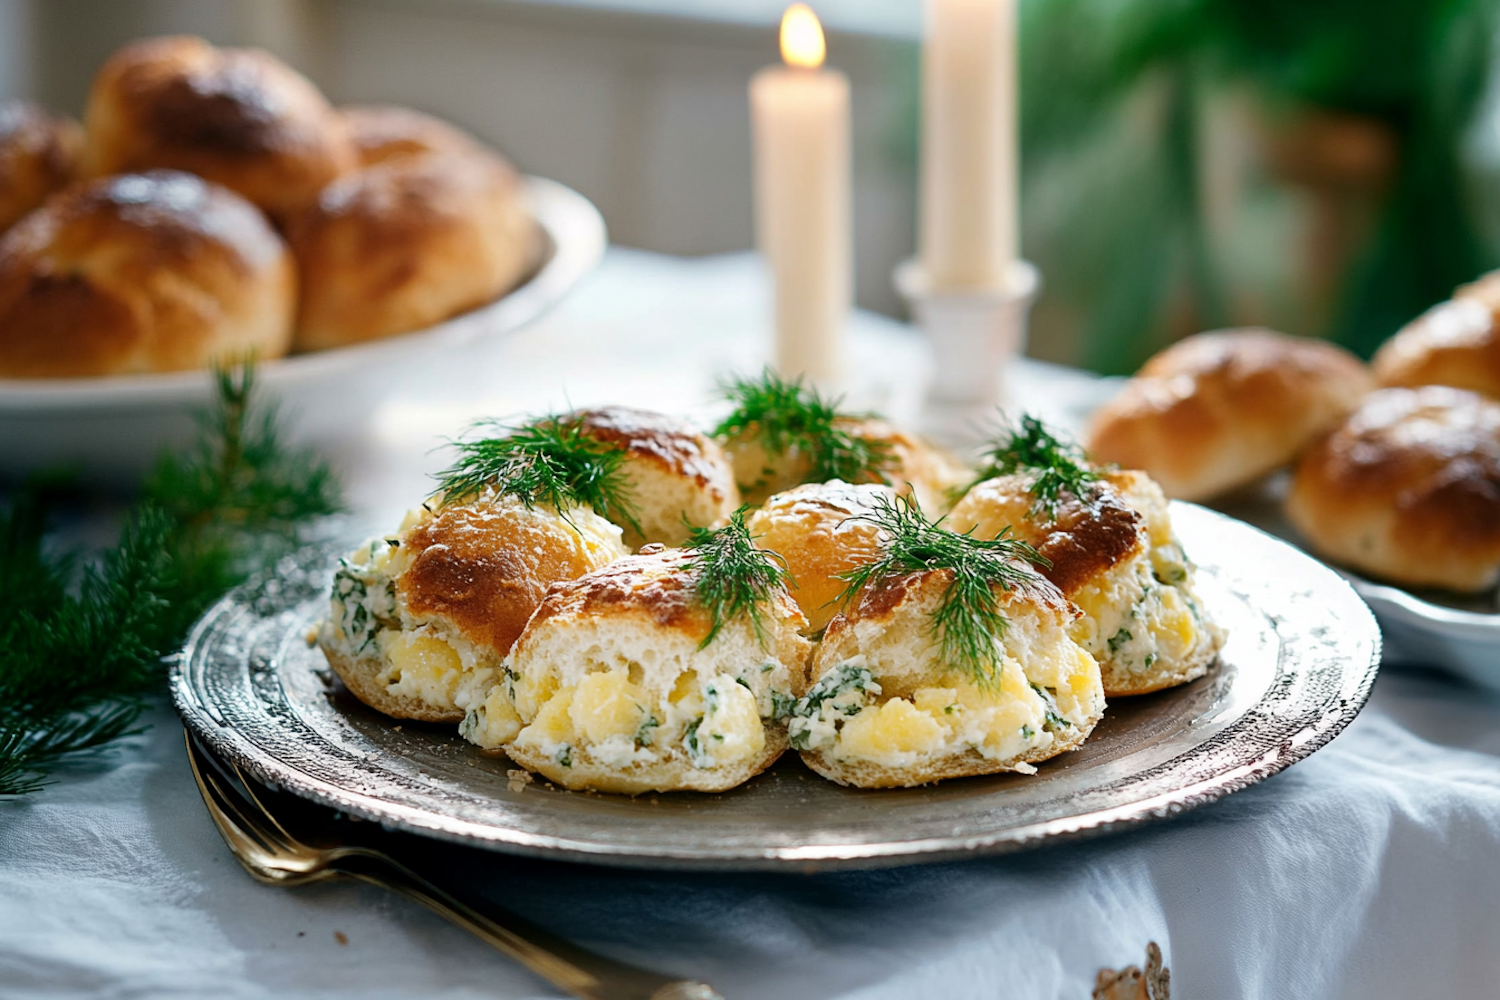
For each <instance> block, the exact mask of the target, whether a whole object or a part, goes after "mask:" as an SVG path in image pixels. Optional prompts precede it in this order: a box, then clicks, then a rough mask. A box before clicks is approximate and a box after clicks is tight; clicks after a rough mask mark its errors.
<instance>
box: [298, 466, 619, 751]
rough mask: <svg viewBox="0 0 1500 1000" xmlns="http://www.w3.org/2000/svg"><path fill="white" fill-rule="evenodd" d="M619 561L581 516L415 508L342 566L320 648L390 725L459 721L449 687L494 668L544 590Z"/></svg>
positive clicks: (600, 526) (609, 540)
mask: <svg viewBox="0 0 1500 1000" xmlns="http://www.w3.org/2000/svg"><path fill="white" fill-rule="evenodd" d="M624 554H625V548H624V546H623V545H621V543H620V529H619V528H617V527H615V526H614V525H612V524H610V523H609V522H608V521H606V520H604V519H603V518H602V517H600V516H598V515H597V514H595V513H594V512H593V511H591V510H588V509H587V508H574V509H571V510H569V511H568V516H567V517H566V518H564V517H562V516H561V515H560V514H558V513H557V512H556V511H555V510H552V509H551V508H549V507H546V506H544V505H536V506H534V507H533V508H530V509H528V508H527V507H526V506H525V505H524V504H523V503H522V502H521V501H520V500H518V499H516V498H515V497H513V496H498V497H497V496H495V495H493V494H486V495H484V496H481V497H477V498H475V499H473V500H470V501H468V502H465V503H460V504H452V505H449V506H444V507H439V506H436V505H435V504H431V503H429V504H425V505H423V507H422V508H421V509H420V510H418V511H414V512H413V513H412V514H410V515H408V517H407V519H406V522H405V523H404V524H403V525H402V526H401V530H400V531H399V532H397V533H396V534H395V535H392V536H390V537H386V538H376V539H373V540H371V541H370V542H368V543H366V544H365V545H363V546H361V547H360V548H358V549H356V550H355V551H354V553H353V554H351V555H350V556H349V557H348V558H347V559H345V560H343V561H342V562H341V565H340V568H339V571H338V573H337V574H336V575H335V577H334V582H333V596H332V599H331V604H330V608H329V614H328V618H327V619H326V620H325V621H324V622H323V624H322V625H321V626H320V628H319V632H318V644H319V645H320V646H321V647H322V649H323V653H324V655H325V656H326V657H327V658H328V663H329V665H330V666H332V667H333V669H334V671H335V672H336V673H337V674H338V675H339V677H340V678H342V679H343V681H344V684H345V686H347V687H348V688H349V690H350V691H351V692H352V693H353V694H354V696H355V697H357V698H358V699H359V700H360V701H363V702H364V703H365V704H366V705H369V706H370V707H371V708H373V709H376V710H377V711H380V712H384V713H385V714H386V715H389V716H392V717H394V718H397V719H417V720H421V721H424V722H459V721H461V720H462V719H463V717H464V712H463V710H462V709H461V708H459V707H458V706H457V705H456V704H455V702H454V695H455V692H456V691H457V690H458V687H459V684H460V683H461V682H462V681H463V680H464V679H465V677H467V676H468V675H470V674H472V673H473V672H474V671H476V670H486V669H491V668H494V667H496V666H498V665H499V663H500V661H501V660H502V659H503V658H504V656H505V655H506V653H508V652H509V651H510V647H511V644H512V643H514V642H515V640H516V637H517V636H519V635H520V634H521V630H522V629H523V628H525V626H526V620H527V619H528V618H530V617H531V613H532V612H533V611H535V610H536V608H537V606H538V605H539V604H541V602H542V598H543V596H544V595H545V594H546V592H547V588H548V587H549V586H550V585H552V584H554V583H558V582H561V581H567V580H572V579H574V578H576V577H579V576H582V575H583V574H584V573H586V572H588V571H589V570H592V569H597V568H599V567H600V566H603V565H605V564H607V563H609V562H610V561H611V560H614V559H618V558H620V557H621V556H623V555H624Z"/></svg>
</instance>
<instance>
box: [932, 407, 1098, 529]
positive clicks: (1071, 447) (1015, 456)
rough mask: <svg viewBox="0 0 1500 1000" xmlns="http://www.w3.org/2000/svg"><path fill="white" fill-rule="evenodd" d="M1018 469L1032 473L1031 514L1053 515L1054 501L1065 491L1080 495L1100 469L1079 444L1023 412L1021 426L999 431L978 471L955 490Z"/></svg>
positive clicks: (1094, 480) (1054, 511) (1055, 512)
mask: <svg viewBox="0 0 1500 1000" xmlns="http://www.w3.org/2000/svg"><path fill="white" fill-rule="evenodd" d="M1017 472H1022V473H1030V474H1031V475H1032V476H1033V480H1032V483H1031V496H1032V498H1033V500H1032V505H1031V515H1032V516H1033V517H1038V516H1046V517H1049V518H1052V517H1056V516H1057V503H1058V500H1059V499H1060V498H1061V497H1062V495H1063V494H1064V493H1071V494H1072V495H1073V496H1075V497H1082V496H1083V495H1084V492H1085V491H1086V490H1087V489H1088V487H1089V485H1090V484H1091V483H1096V482H1098V481H1099V473H1097V472H1095V471H1094V469H1093V468H1092V467H1091V466H1090V465H1089V462H1088V459H1087V458H1086V457H1085V456H1084V454H1083V449H1082V448H1080V447H1078V445H1077V444H1075V443H1074V442H1072V441H1064V440H1062V439H1060V438H1058V437H1057V436H1056V435H1054V434H1053V433H1052V432H1051V431H1049V430H1048V429H1047V427H1046V425H1045V424H1043V423H1042V422H1041V421H1040V420H1038V419H1037V418H1036V417H1033V416H1031V415H1030V414H1022V416H1021V423H1020V426H1019V427H1017V428H1015V429H1012V430H1003V431H1001V433H1000V435H999V436H998V437H997V438H996V440H995V442H994V443H993V444H992V445H991V446H990V447H989V448H988V449H987V450H986V451H985V453H984V455H983V458H982V461H981V466H980V472H979V474H978V475H977V476H976V477H975V478H974V480H973V482H971V483H970V484H969V486H968V487H964V489H963V490H961V491H957V492H959V493H960V495H962V494H963V493H967V492H968V490H969V487H972V486H973V485H974V483H979V482H983V481H984V480H986V479H993V478H994V477H995V476H1008V475H1011V474H1012V473H1017Z"/></svg>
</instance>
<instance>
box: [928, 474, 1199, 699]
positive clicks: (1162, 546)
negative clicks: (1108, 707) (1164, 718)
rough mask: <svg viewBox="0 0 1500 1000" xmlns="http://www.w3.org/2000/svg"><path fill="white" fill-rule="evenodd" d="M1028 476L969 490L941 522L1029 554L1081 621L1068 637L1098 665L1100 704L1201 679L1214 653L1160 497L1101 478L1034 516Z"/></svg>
mask: <svg viewBox="0 0 1500 1000" xmlns="http://www.w3.org/2000/svg"><path fill="white" fill-rule="evenodd" d="M1033 483H1034V476H1033V475H1031V474H1028V473H1017V474H1014V475H1008V476H999V477H996V478H994V479H988V480H985V481H984V482H981V483H978V484H976V485H975V486H974V487H973V488H972V489H970V490H969V492H968V493H967V494H966V495H965V496H964V497H963V499H962V500H960V501H959V502H958V504H957V505H955V506H954V508H953V512H952V513H951V514H949V515H948V523H949V527H951V528H952V529H953V530H954V531H959V532H973V533H974V534H975V535H976V536H977V537H979V538H994V537H996V536H998V535H999V534H1000V532H1001V531H1003V530H1005V529H1006V528H1009V529H1010V531H1011V533H1012V535H1013V536H1014V537H1016V538H1019V539H1021V540H1022V541H1025V542H1029V543H1031V544H1032V545H1034V546H1036V548H1037V550H1038V551H1039V552H1040V553H1041V554H1042V556H1044V557H1045V558H1046V559H1047V560H1048V562H1049V563H1050V564H1051V565H1050V566H1040V567H1038V571H1039V572H1040V573H1041V574H1042V575H1043V576H1045V577H1046V578H1047V579H1048V580H1050V581H1051V582H1052V583H1054V584H1055V585H1056V586H1057V587H1058V589H1059V590H1061V591H1062V593H1063V596H1065V597H1067V598H1068V599H1069V600H1070V601H1072V602H1073V603H1074V604H1076V605H1078V607H1079V608H1080V610H1082V611H1083V617H1081V618H1079V619H1077V620H1076V621H1074V622H1073V623H1072V625H1070V626H1069V634H1070V635H1071V636H1072V637H1073V639H1074V641H1076V642H1077V643H1078V644H1079V645H1081V646H1082V647H1083V648H1084V649H1086V650H1088V651H1089V653H1091V654H1092V655H1093V657H1094V659H1096V660H1098V661H1099V667H1100V671H1101V674H1102V678H1103V683H1104V694H1105V695H1106V696H1107V697H1110V698H1116V697H1121V696H1125V695H1136V694H1146V693H1148V692H1151V691H1160V690H1162V689H1163V688H1168V687H1173V686H1175V685H1178V684H1183V683H1186V682H1187V681H1190V680H1194V679H1196V678H1198V677H1201V676H1203V674H1205V673H1206V672H1207V671H1208V668H1209V665H1210V664H1211V663H1212V662H1213V659H1214V656H1215V655H1216V654H1217V653H1218V651H1219V649H1220V647H1221V646H1222V645H1223V638H1224V637H1223V632H1222V630H1220V629H1219V628H1218V627H1217V626H1216V625H1215V624H1214V623H1213V622H1212V621H1211V620H1210V619H1209V618H1208V616H1207V615H1206V614H1205V613H1204V610H1203V603H1202V601H1201V600H1200V599H1199V598H1198V595H1197V593H1196V592H1195V589H1194V572H1195V571H1194V568H1193V564H1192V563H1191V562H1190V561H1189V560H1188V558H1187V555H1186V554H1185V553H1184V552H1183V550H1182V545H1181V543H1180V542H1178V541H1177V538H1176V537H1175V535H1174V534H1173V532H1172V522H1171V515H1170V513H1169V511H1168V507H1167V499H1166V497H1165V496H1163V495H1162V491H1161V487H1159V486H1157V485H1156V483H1154V482H1152V481H1151V478H1150V477H1149V476H1147V475H1146V474H1145V473H1143V472H1133V471H1116V472H1108V473H1105V474H1104V475H1103V476H1102V478H1101V479H1100V480H1099V481H1097V482H1096V483H1094V484H1093V488H1092V490H1091V491H1089V492H1088V493H1087V494H1086V495H1085V496H1083V497H1079V496H1076V495H1075V494H1073V493H1070V492H1064V493H1063V494H1062V495H1061V496H1060V497H1059V500H1058V504H1057V508H1056V511H1055V513H1052V514H1049V513H1048V512H1047V511H1045V510H1038V509H1037V508H1036V507H1035V503H1034V501H1035V497H1034V495H1033V494H1032V492H1031V487H1032V485H1033Z"/></svg>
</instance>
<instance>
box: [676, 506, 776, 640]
mask: <svg viewBox="0 0 1500 1000" xmlns="http://www.w3.org/2000/svg"><path fill="white" fill-rule="evenodd" d="M749 509H750V508H749V507H748V506H746V507H741V508H740V509H739V510H737V511H735V512H734V513H733V514H731V515H729V523H728V524H726V525H724V527H722V528H712V529H710V528H694V529H693V533H692V536H691V537H689V538H688V540H687V544H686V545H685V546H684V548H686V549H688V550H689V552H690V556H689V560H688V563H687V565H688V566H690V567H691V568H692V569H693V571H694V572H695V574H696V580H695V581H694V583H693V592H694V595H695V596H696V597H697V599H698V602H699V603H700V604H702V605H703V607H705V608H707V609H708V613H709V617H710V619H711V621H712V624H711V625H710V627H709V630H708V635H706V636H704V637H703V641H702V642H700V643H698V648H699V649H703V648H705V647H706V646H707V645H708V644H709V643H711V642H713V641H714V637H715V636H717V635H718V634H719V630H720V629H722V628H723V627H724V626H725V625H727V624H728V623H729V622H731V621H733V620H735V619H736V618H739V617H740V616H742V615H744V616H748V617H749V619H750V624H751V625H752V626H753V627H754V629H755V637H756V639H757V640H759V642H760V644H761V647H762V648H764V647H765V645H766V634H765V620H764V613H763V611H762V609H761V605H762V604H764V603H765V602H767V601H769V600H771V599H772V597H773V596H774V594H775V592H776V591H777V590H778V589H779V588H781V587H783V586H785V584H786V580H787V572H786V565H785V563H784V562H783V561H782V558H781V556H779V555H777V554H776V553H775V552H772V551H770V550H769V549H762V548H760V547H758V546H757V545H756V544H755V541H754V540H753V539H752V538H751V537H750V529H749V528H748V527H747V526H746V525H745V514H746V512H747V511H749Z"/></svg>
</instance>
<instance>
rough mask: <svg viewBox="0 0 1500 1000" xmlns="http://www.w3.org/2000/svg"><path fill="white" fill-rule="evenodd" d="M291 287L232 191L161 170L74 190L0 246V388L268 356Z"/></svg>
mask: <svg viewBox="0 0 1500 1000" xmlns="http://www.w3.org/2000/svg"><path fill="white" fill-rule="evenodd" d="M296 288H297V280H296V274H295V271H294V270H293V267H292V261H291V257H290V256H289V255H288V253H287V249H286V245H285V244H283V243H282V241H281V238H280V237H279V236H277V235H276V232H275V231H274V230H273V229H272V228H271V227H270V225H269V224H268V223H267V222H266V220H265V217H264V216H262V215H261V213H260V212H259V211H257V210H256V208H255V206H253V205H251V204H250V203H249V202H246V201H245V200H244V199H242V198H240V197H239V196H238V195H236V194H235V193H234V192H232V191H229V190H227V189H225V188H221V187H218V186H217V185H214V184H209V183H207V182H206V181H203V180H201V179H199V178H197V177H194V176H192V175H190V174H182V173H177V172H175V171H169V170H160V171H152V172H150V173H147V174H126V175H123V176H119V177H106V178H102V179H100V180H96V181H91V182H88V183H85V184H78V185H74V186H72V187H69V188H67V189H66V190H64V191H61V192H59V193H58V194H55V195H53V196H52V197H51V198H50V199H48V200H47V202H46V203H45V204H44V205H43V206H42V207H41V208H39V209H37V210H36V211H35V212H32V213H31V214H30V215H28V216H27V217H26V218H24V219H22V220H21V222H19V223H17V224H16V225H15V226H14V227H12V228H11V229H10V230H9V231H8V232H6V233H5V235H4V236H3V237H0V376H5V377H11V378H14V377H22V378H68V377H73V376H84V375H119V374H136V373H141V372H167V371H184V370H188V369H194V368H202V367H204V366H206V365H208V364H210V363H211V362H213V361H216V360H221V359H234V358H242V357H243V356H245V355H248V354H254V356H255V357H256V358H258V359H260V360H265V359H267V358H275V357H280V356H281V355H282V354H284V353H286V350H287V346H288V344H289V343H290V341H291V324H292V316H293V312H294V310H295V308H296Z"/></svg>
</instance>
